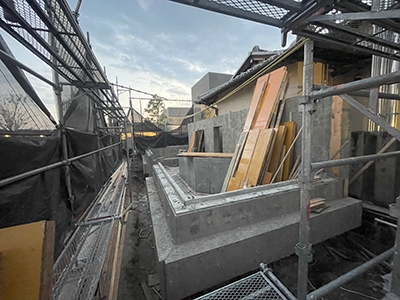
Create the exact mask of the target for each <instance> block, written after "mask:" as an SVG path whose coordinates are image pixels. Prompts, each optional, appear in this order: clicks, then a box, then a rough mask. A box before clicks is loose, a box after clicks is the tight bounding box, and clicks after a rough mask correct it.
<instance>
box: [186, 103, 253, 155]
mask: <svg viewBox="0 0 400 300" xmlns="http://www.w3.org/2000/svg"><path fill="white" fill-rule="evenodd" d="M247 111H248V110H247V109H246V110H242V111H238V112H232V113H228V114H225V115H221V116H218V117H215V118H211V119H206V120H201V121H198V122H194V123H190V124H189V129H188V130H189V136H192V133H193V132H195V131H197V130H201V129H202V130H204V143H205V152H219V151H218V150H217V151H216V149H215V147H214V146H215V142H214V133H215V132H214V128H217V127H221V129H220V130H221V133H222V152H225V153H233V152H234V151H235V147H236V143H237V141H238V139H239V136H240V134H241V132H242V131H243V125H244V122H245V121H246V118H247Z"/></svg>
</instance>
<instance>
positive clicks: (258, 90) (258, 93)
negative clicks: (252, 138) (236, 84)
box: [243, 74, 270, 131]
mask: <svg viewBox="0 0 400 300" xmlns="http://www.w3.org/2000/svg"><path fill="white" fill-rule="evenodd" d="M269 77H270V74H266V75H264V76H261V77H260V78H258V79H257V83H256V87H255V89H254V92H253V97H252V100H251V103H250V107H249V112H248V113H247V118H246V122H245V123H244V126H243V131H249V130H250V129H251V127H252V124H253V120H254V117H255V115H256V113H257V111H258V110H259V106H260V103H261V102H262V99H263V98H264V95H265V91H266V89H267V88H268V81H269Z"/></svg>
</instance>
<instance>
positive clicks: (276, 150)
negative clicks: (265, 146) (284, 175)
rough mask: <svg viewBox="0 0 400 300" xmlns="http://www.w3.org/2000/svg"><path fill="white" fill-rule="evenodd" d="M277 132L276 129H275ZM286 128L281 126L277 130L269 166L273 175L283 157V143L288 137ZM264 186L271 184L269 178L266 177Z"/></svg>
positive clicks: (269, 170)
mask: <svg viewBox="0 0 400 300" xmlns="http://www.w3.org/2000/svg"><path fill="white" fill-rule="evenodd" d="M274 130H276V129H274ZM286 130H287V129H286V126H283V125H281V126H279V128H278V129H277V130H276V138H275V142H274V145H273V148H272V154H271V160H270V162H269V165H268V169H267V170H268V172H269V173H271V174H272V176H273V174H275V172H276V170H277V169H278V166H279V158H280V156H281V153H282V146H283V142H284V140H285V137H286ZM262 183H263V184H268V183H270V181H268V178H267V177H264V179H263V181H262Z"/></svg>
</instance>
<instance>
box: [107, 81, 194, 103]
mask: <svg viewBox="0 0 400 300" xmlns="http://www.w3.org/2000/svg"><path fill="white" fill-rule="evenodd" d="M110 84H111V85H113V86H116V87H117V88H123V89H126V90H128V91H133V92H137V93H142V94H145V95H149V96H155V95H156V94H151V93H148V92H144V91H141V90H137V89H133V88H131V87H127V86H124V85H120V84H116V83H110ZM159 97H160V98H161V99H162V100H164V101H181V102H192V100H190V99H187V100H178V99H168V98H165V97H161V96H159ZM131 99H138V100H150V99H151V98H133V97H131Z"/></svg>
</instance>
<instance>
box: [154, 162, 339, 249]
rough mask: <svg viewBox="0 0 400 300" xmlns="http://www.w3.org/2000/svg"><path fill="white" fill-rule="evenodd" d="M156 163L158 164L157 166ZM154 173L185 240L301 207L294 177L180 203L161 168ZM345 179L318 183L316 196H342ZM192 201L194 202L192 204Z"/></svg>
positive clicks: (175, 233)
mask: <svg viewBox="0 0 400 300" xmlns="http://www.w3.org/2000/svg"><path fill="white" fill-rule="evenodd" d="M155 167H156V166H155ZM155 172H156V174H153V175H154V176H153V177H154V178H155V183H156V185H157V190H158V191H159V196H160V198H161V199H162V202H163V207H164V209H165V215H166V216H167V217H166V218H167V222H168V225H169V228H170V230H171V234H172V237H173V238H174V240H175V241H176V242H177V243H184V242H188V241H191V240H195V239H198V238H202V237H205V236H209V235H213V234H217V233H221V232H224V231H227V230H233V229H235V228H240V227H242V226H245V225H250V224H253V223H257V222H260V221H262V220H268V219H271V218H274V217H277V216H284V215H287V214H290V213H292V212H295V211H298V210H299V200H298V199H299V198H300V190H299V187H298V184H297V183H295V182H294V181H290V182H289V181H286V182H282V183H277V184H272V185H269V186H262V187H260V188H258V189H257V188H249V189H246V190H238V191H234V192H228V193H222V194H218V195H215V196H214V197H212V196H206V197H202V198H199V199H198V201H197V203H196V199H194V200H188V202H187V205H186V206H184V207H182V206H180V205H176V203H174V202H173V201H169V200H168V199H169V198H171V199H172V198H173V199H178V198H179V195H178V194H177V193H175V192H174V191H173V190H172V189H165V186H166V184H165V183H166V182H167V181H166V180H164V179H163V174H162V173H161V172H159V171H158V170H156V171H155ZM342 195H343V183H342V182H341V181H338V180H327V181H325V182H322V183H318V184H316V185H315V189H314V190H313V191H312V197H313V198H315V197H322V198H325V199H327V200H334V199H339V198H342ZM190 203H192V204H190Z"/></svg>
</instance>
